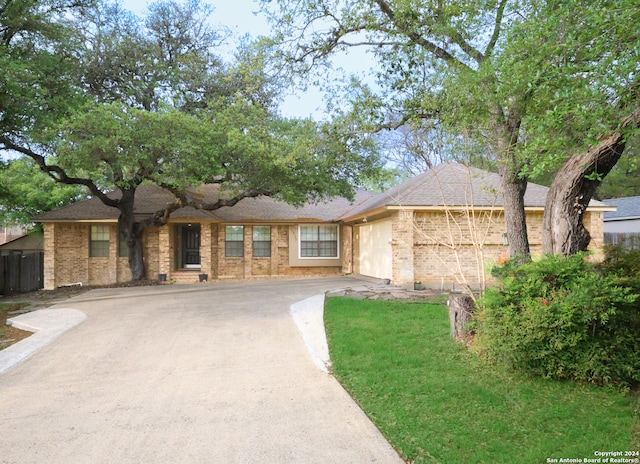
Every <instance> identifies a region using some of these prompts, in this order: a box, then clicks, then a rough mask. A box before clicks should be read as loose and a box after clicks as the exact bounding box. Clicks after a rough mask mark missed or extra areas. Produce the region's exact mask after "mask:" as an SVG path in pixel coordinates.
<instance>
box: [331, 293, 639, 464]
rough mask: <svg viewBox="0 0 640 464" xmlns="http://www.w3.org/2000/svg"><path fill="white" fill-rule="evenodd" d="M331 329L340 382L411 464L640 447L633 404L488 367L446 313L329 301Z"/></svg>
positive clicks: (609, 392)
mask: <svg viewBox="0 0 640 464" xmlns="http://www.w3.org/2000/svg"><path fill="white" fill-rule="evenodd" d="M325 324H326V328H327V337H328V341H329V348H330V351H331V359H332V363H333V369H334V373H335V374H336V377H337V378H338V379H339V380H340V382H341V383H342V384H343V385H344V386H345V388H346V389H347V390H348V391H349V392H350V394H351V395H352V396H353V397H354V398H355V400H356V401H357V402H358V403H359V404H360V405H361V407H362V408H363V409H364V411H365V412H366V413H367V414H368V415H369V417H370V418H371V419H372V421H373V422H374V423H375V424H376V425H377V427H378V428H379V429H380V430H381V432H382V433H383V434H384V435H385V436H386V437H387V439H388V440H389V442H390V443H391V444H392V445H393V446H394V447H395V448H396V450H398V452H400V454H401V455H402V456H403V457H404V458H405V460H407V461H408V462H415V463H416V464H418V463H444V464H450V463H514V462H517V463H522V464H526V463H543V462H552V461H547V459H558V460H559V459H560V458H565V459H566V458H573V459H578V458H582V459H584V458H585V457H588V458H594V457H595V456H594V452H595V451H604V450H637V449H638V448H640V446H639V442H640V440H639V436H638V429H639V421H638V415H639V411H638V410H637V408H638V400H637V398H634V396H633V395H631V394H629V393H628V392H624V391H620V390H615V389H609V388H598V387H595V386H593V385H580V384H575V383H569V382H557V381H549V380H544V379H538V378H531V377H526V376H523V375H520V374H517V373H513V372H508V371H506V370H503V369H500V368H498V367H496V366H492V365H488V364H486V363H485V362H483V361H482V360H481V359H479V358H478V357H477V356H476V355H474V354H472V353H470V352H469V350H468V349H467V348H466V347H465V346H464V345H461V344H459V343H456V342H455V341H453V340H452V339H451V338H450V336H449V319H448V310H447V307H446V306H444V305H441V304H425V303H424V302H401V301H366V300H365V301H360V300H353V299H347V298H329V299H328V300H327V302H326V310H325ZM634 409H635V410H634Z"/></svg>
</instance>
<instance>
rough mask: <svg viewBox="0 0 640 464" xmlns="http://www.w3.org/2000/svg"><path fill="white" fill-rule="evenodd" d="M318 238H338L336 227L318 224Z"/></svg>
mask: <svg viewBox="0 0 640 464" xmlns="http://www.w3.org/2000/svg"><path fill="white" fill-rule="evenodd" d="M318 229H319V232H318V238H319V239H320V240H338V232H337V229H338V228H337V227H335V226H319V227H318Z"/></svg>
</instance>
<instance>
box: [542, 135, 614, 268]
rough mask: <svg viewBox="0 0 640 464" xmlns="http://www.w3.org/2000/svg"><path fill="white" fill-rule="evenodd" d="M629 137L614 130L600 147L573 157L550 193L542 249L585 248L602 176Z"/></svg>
mask: <svg viewBox="0 0 640 464" xmlns="http://www.w3.org/2000/svg"><path fill="white" fill-rule="evenodd" d="M624 147H625V139H624V138H623V137H622V135H620V134H614V135H612V136H610V137H609V138H607V139H606V140H603V141H602V142H601V143H600V144H599V145H597V146H596V147H592V148H590V149H589V150H587V151H585V152H583V153H580V154H578V155H574V156H572V157H571V158H569V159H568V160H567V161H566V162H565V163H564V165H563V166H562V168H560V170H559V171H558V174H556V177H555V179H554V180H553V184H552V185H551V189H550V190H549V193H548V194H547V201H546V203H545V207H544V219H543V221H542V251H543V253H551V254H557V255H564V256H569V255H573V254H575V253H578V252H579V251H585V250H586V249H587V247H588V246H589V242H590V241H591V235H590V234H589V231H588V230H587V229H586V227H585V226H584V224H583V222H582V220H583V217H584V212H585V210H586V209H587V206H588V205H589V202H590V201H591V198H592V197H593V195H594V193H595V192H596V189H597V188H598V185H600V182H602V179H603V178H604V177H605V176H606V175H607V174H609V171H611V169H612V168H613V167H614V166H615V164H616V163H617V162H618V160H619V159H620V156H621V155H622V152H623V151H624Z"/></svg>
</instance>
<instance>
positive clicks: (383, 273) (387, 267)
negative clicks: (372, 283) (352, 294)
mask: <svg viewBox="0 0 640 464" xmlns="http://www.w3.org/2000/svg"><path fill="white" fill-rule="evenodd" d="M358 232H359V235H360V274H362V275H366V276H370V277H377V278H379V279H391V278H392V273H393V272H392V267H391V221H380V222H372V223H370V224H362V225H361V226H359V227H358Z"/></svg>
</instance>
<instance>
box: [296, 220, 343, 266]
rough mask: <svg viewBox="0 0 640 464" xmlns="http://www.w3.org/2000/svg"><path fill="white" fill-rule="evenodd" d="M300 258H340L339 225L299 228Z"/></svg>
mask: <svg viewBox="0 0 640 464" xmlns="http://www.w3.org/2000/svg"><path fill="white" fill-rule="evenodd" d="M298 236H299V237H300V238H299V240H300V248H299V250H300V258H339V257H340V255H339V254H338V250H339V240H338V236H339V234H338V226H337V225H301V226H299V234H298Z"/></svg>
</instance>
